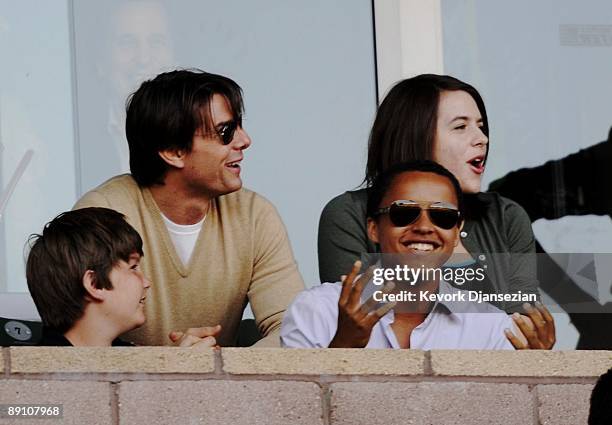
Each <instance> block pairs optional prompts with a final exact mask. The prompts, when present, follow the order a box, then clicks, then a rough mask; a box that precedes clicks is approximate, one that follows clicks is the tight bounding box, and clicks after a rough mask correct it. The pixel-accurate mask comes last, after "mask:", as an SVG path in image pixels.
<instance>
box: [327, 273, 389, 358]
mask: <svg viewBox="0 0 612 425" xmlns="http://www.w3.org/2000/svg"><path fill="white" fill-rule="evenodd" d="M360 269H361V261H356V262H355V264H353V268H352V270H351V272H350V273H349V274H348V275H347V276H346V277H344V278H343V279H342V292H340V299H339V300H338V329H337V331H336V335H334V338H333V339H332V341H331V343H330V344H329V347H330V348H363V347H365V346H366V345H367V344H368V341H369V340H370V334H371V333H372V329H373V328H374V325H376V323H378V321H379V320H380V318H381V317H383V316H384V315H385V314H387V313H388V312H389V311H390V310H391V309H392V308H393V307H395V305H396V303H395V302H392V303H387V304H384V305H383V306H381V307H379V308H378V309H376V310H373V311H372V307H373V306H374V305H376V301H374V300H373V299H372V298H370V299H369V300H367V301H366V302H365V303H363V304H361V293H362V292H363V288H364V287H365V285H366V284H367V283H368V282H369V281H370V279H371V278H372V274H373V270H374V267H370V268H368V269H367V270H366V272H365V273H364V274H363V275H361V277H359V279H357V281H355V279H356V278H357V276H358V274H359V270H360ZM353 282H355V283H354V284H353ZM394 286H395V285H394V284H393V283H392V282H387V284H386V285H385V288H384V289H383V292H385V293H389V292H391V291H392V290H393V288H394Z"/></svg>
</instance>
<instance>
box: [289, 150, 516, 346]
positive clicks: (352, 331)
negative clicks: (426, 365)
mask: <svg viewBox="0 0 612 425" xmlns="http://www.w3.org/2000/svg"><path fill="white" fill-rule="evenodd" d="M462 210H463V195H462V193H461V189H460V187H459V183H458V182H457V179H456V178H455V177H454V176H453V175H452V174H451V173H450V172H449V171H448V170H446V169H445V168H444V167H442V166H441V165H438V164H436V163H434V162H431V161H419V162H408V163H401V164H397V165H395V166H393V167H391V168H390V169H389V170H387V171H385V172H383V173H382V174H381V175H379V176H378V177H377V178H376V179H375V180H374V183H373V185H372V186H371V188H370V189H369V192H368V203H367V216H368V221H367V223H368V224H367V226H368V235H369V237H370V239H371V240H372V241H373V242H374V243H377V244H379V245H380V250H381V253H382V255H381V260H380V261H379V262H378V263H377V264H376V265H375V266H373V267H372V268H370V269H368V270H367V271H366V272H365V273H364V274H363V275H361V276H358V273H359V269H360V266H361V263H360V262H359V261H358V262H356V263H355V264H354V265H353V268H352V270H351V271H350V273H349V274H348V275H347V276H346V277H345V278H344V279H343V280H342V285H341V286H340V285H337V284H323V285H321V286H317V287H315V288H312V289H310V290H308V291H305V292H303V293H301V294H300V295H298V297H297V298H296V300H295V301H294V302H293V303H292V304H291V306H290V307H289V309H288V310H287V313H286V315H285V319H284V320H283V325H282V329H281V341H282V343H283V345H284V346H287V347H296V348H315V347H316V348H321V347H331V348H362V347H368V348H414V349H423V350H432V349H512V348H513V347H512V345H511V344H510V342H509V341H508V339H507V338H506V335H505V332H507V331H509V329H510V328H511V327H512V321H511V320H510V318H509V316H508V315H506V314H505V313H504V312H503V311H501V310H499V309H498V308H496V307H494V306H493V305H491V304H488V303H476V302H470V301H469V297H468V293H467V291H463V290H461V289H457V288H455V287H453V286H452V285H450V284H449V283H448V282H446V281H444V280H440V279H439V278H437V277H436V276H435V274H434V275H432V276H430V277H426V278H424V279H423V278H422V279H419V281H418V282H412V283H406V282H405V281H402V280H400V279H395V280H391V281H390V282H388V283H387V284H386V286H385V287H384V289H382V290H377V289H376V283H375V281H374V280H373V279H372V277H373V274H374V273H375V269H381V268H382V269H386V270H393V269H394V268H396V267H398V266H405V267H412V268H415V267H427V268H429V269H430V270H435V269H436V268H438V269H440V268H441V267H442V266H443V265H444V264H445V263H446V262H447V261H448V260H449V258H450V257H451V255H452V254H453V251H454V249H455V247H456V246H457V244H458V243H459V232H460V230H461V226H462V224H463V222H462V214H461V213H462ZM370 293H371V294H372V296H371V297H370V298H369V299H366V298H367V295H365V294H370ZM438 296H439V299H437V300H433V299H432V297H433V298H436V297H438ZM381 300H382V301H385V302H383V303H381V302H380V301H381Z"/></svg>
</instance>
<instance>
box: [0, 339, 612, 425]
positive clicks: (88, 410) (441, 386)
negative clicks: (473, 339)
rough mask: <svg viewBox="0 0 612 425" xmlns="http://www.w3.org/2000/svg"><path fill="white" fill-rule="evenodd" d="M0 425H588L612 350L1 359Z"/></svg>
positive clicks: (223, 352) (235, 351) (185, 352)
mask: <svg viewBox="0 0 612 425" xmlns="http://www.w3.org/2000/svg"><path fill="white" fill-rule="evenodd" d="M0 354H1V356H2V357H1V358H0V376H1V379H0V403H2V404H9V403H16V404H26V403H33V404H53V403H61V404H63V406H64V418H63V420H56V419H51V420H41V419H32V420H25V419H20V420H18V421H16V420H9V419H0V424H14V423H16V424H21V425H26V424H29V423H31V424H35V425H44V424H59V423H62V424H109V425H111V424H121V425H124V424H147V425H157V424H164V425H166V424H218V423H227V424H237V425H241V424H265V425H275V424H283V425H285V424H309V425H310V424H321V425H331V424H350V425H356V424H367V425H375V424H400V423H401V424H478V425H482V424H534V425H535V424H555V425H562V424H571V425H576V424H583V423H586V418H587V414H588V404H589V396H590V392H591V390H592V388H593V384H594V383H595V381H596V379H597V377H598V376H599V375H601V374H602V373H604V372H605V371H606V370H607V369H608V368H610V367H612V352H611V351H582V352H578V351H567V352H554V351H553V352H544V351H531V352H528V351H524V352H501V351H431V352H423V351H416V350H415V351H412V350H342V349H336V350H283V349H249V348H223V349H220V350H202V351H195V350H190V349H181V348H165V347H155V348H104V349H101V348H93V349H92V348H42V347H12V348H5V349H2V352H1V353H0Z"/></svg>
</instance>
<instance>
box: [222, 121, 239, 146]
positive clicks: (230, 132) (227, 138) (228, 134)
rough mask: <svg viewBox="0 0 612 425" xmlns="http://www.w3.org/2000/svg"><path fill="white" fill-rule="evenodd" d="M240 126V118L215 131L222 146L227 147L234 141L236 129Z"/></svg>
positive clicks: (224, 124)
mask: <svg viewBox="0 0 612 425" xmlns="http://www.w3.org/2000/svg"><path fill="white" fill-rule="evenodd" d="M241 125H242V117H239V118H236V119H233V120H231V121H228V122H226V123H223V124H222V125H220V126H219V127H218V128H217V129H216V131H217V135H218V136H219V138H220V139H221V141H222V142H223V144H224V145H229V144H230V143H232V140H234V133H235V132H236V129H237V128H238V127H240V126H241Z"/></svg>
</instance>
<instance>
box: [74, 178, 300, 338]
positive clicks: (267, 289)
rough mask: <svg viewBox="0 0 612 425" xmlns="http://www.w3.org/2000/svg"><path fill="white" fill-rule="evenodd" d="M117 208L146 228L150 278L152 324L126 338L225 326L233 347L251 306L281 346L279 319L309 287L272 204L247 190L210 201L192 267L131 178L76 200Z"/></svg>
mask: <svg viewBox="0 0 612 425" xmlns="http://www.w3.org/2000/svg"><path fill="white" fill-rule="evenodd" d="M94 206H96V207H107V208H112V209H114V210H116V211H119V212H120V213H122V214H124V215H125V216H126V217H127V220H128V222H129V223H130V224H131V225H132V226H134V228H135V229H136V230H137V231H138V233H140V235H141V237H142V240H143V243H144V245H143V251H144V258H143V260H142V262H141V265H142V270H143V271H144V273H145V275H146V276H147V277H148V278H149V280H151V282H152V285H151V288H149V291H148V295H147V299H146V315H147V322H146V323H145V325H144V326H142V327H140V328H138V329H136V330H134V331H132V332H129V333H128V334H126V335H124V338H125V339H127V340H130V341H133V342H135V343H137V344H142V345H169V344H170V343H171V342H170V340H169V338H168V333H169V332H170V331H172V330H185V329H187V328H191V327H199V326H214V325H216V324H220V325H221V326H222V331H221V334H220V336H219V337H218V338H217V341H218V343H219V344H220V345H223V346H227V345H233V344H235V341H236V334H237V329H238V324H239V323H240V320H241V318H242V313H243V311H244V308H245V306H246V304H247V301H250V302H251V308H252V309H253V314H254V316H255V321H256V322H257V326H258V328H259V330H260V332H261V333H262V334H263V335H264V336H265V338H264V339H263V340H262V341H260V344H258V345H269V346H278V345H279V344H280V343H279V338H278V332H279V329H280V324H281V319H282V317H283V314H284V312H285V310H286V309H287V307H288V305H289V304H290V303H291V301H292V300H293V298H294V297H295V296H296V295H297V294H298V292H300V291H301V290H303V289H304V282H303V280H302V278H301V276H300V274H299V272H298V269H297V265H296V262H295V260H294V258H293V253H292V251H291V247H290V245H289V240H288V237H287V232H286V230H285V227H284V226H283V223H282V221H281V219H280V217H279V215H278V213H277V212H276V209H275V208H274V206H273V205H272V204H271V203H270V202H268V201H267V200H266V199H264V198H263V197H261V196H259V195H258V194H256V193H254V192H251V191H249V190H246V189H242V190H239V191H237V192H234V193H230V194H228V195H224V196H220V197H218V198H216V199H214V200H213V201H212V202H211V206H210V209H209V211H208V214H207V216H206V220H204V223H203V226H202V230H201V231H200V235H199V237H198V240H197V242H196V245H195V248H194V250H193V254H192V255H191V258H190V260H189V264H186V265H184V264H183V263H182V262H181V260H180V258H179V256H178V254H177V253H176V250H175V248H174V245H173V243H172V240H171V238H170V235H169V233H168V230H167V228H166V225H165V224H164V222H163V219H162V216H161V211H160V210H159V208H158V206H157V204H156V203H155V200H154V199H153V196H152V195H151V192H150V191H149V190H148V189H147V188H140V187H139V186H138V185H137V184H136V182H135V181H134V179H133V178H132V177H131V176H130V175H122V176H117V177H114V178H112V179H110V180H108V181H107V182H105V183H103V184H102V185H101V186H99V187H97V188H96V189H94V190H92V191H90V192H88V193H86V194H85V195H84V196H83V197H82V198H81V199H80V200H79V201H78V202H77V204H76V205H75V207H74V208H75V209H78V208H84V207H94Z"/></svg>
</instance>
